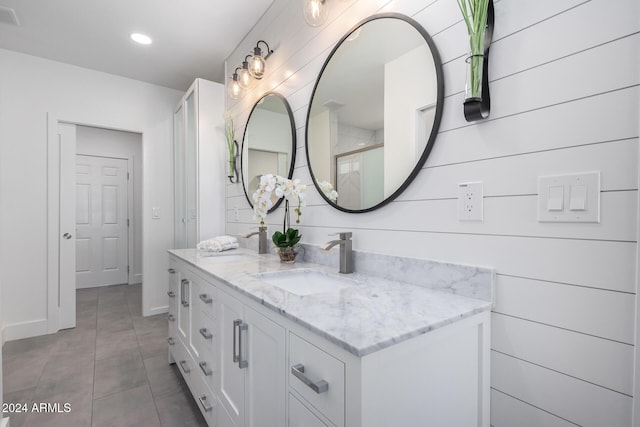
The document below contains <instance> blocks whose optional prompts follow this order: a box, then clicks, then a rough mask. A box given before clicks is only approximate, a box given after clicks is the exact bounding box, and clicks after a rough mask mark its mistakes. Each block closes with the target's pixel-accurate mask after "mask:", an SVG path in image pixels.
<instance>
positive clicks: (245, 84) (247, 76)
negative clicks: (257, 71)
mask: <svg viewBox="0 0 640 427" xmlns="http://www.w3.org/2000/svg"><path fill="white" fill-rule="evenodd" d="M247 58H251V55H247V56H246V57H245V58H244V61H242V68H241V69H240V72H239V73H238V84H239V85H240V87H241V88H242V89H245V90H246V89H249V88H250V87H251V83H253V80H252V77H251V73H250V72H249V61H247Z"/></svg>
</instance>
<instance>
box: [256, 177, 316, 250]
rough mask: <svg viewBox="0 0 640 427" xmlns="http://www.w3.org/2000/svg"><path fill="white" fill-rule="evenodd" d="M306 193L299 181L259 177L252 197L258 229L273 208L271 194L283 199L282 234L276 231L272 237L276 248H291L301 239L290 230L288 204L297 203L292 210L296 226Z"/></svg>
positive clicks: (305, 188) (296, 231)
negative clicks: (258, 183)
mask: <svg viewBox="0 0 640 427" xmlns="http://www.w3.org/2000/svg"><path fill="white" fill-rule="evenodd" d="M306 191H307V186H306V185H304V184H300V180H299V179H294V180H291V179H288V178H284V177H282V176H279V175H272V174H266V175H262V177H260V185H259V186H258V189H257V190H256V191H255V192H254V193H253V196H252V197H253V211H254V219H259V220H260V227H264V220H265V218H266V217H267V213H268V212H269V209H271V208H272V207H273V201H272V196H273V194H275V195H276V197H277V198H278V199H281V198H283V197H284V219H283V221H282V232H280V231H276V232H275V233H273V236H272V241H273V243H274V245H276V246H277V247H278V248H281V249H284V248H292V247H294V246H295V245H296V244H297V243H298V242H299V241H300V238H301V237H302V236H301V235H300V234H298V230H296V229H294V228H291V214H290V210H289V202H292V203H297V207H296V208H294V212H295V214H296V224H300V216H302V208H303V206H304V205H305V195H306Z"/></svg>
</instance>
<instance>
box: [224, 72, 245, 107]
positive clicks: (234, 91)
mask: <svg viewBox="0 0 640 427" xmlns="http://www.w3.org/2000/svg"><path fill="white" fill-rule="evenodd" d="M239 69H240V67H236V69H235V71H234V72H233V76H232V77H231V83H229V87H228V88H227V90H228V94H229V98H231V99H240V98H242V95H244V89H242V87H241V86H240V82H239V81H238V70H239Z"/></svg>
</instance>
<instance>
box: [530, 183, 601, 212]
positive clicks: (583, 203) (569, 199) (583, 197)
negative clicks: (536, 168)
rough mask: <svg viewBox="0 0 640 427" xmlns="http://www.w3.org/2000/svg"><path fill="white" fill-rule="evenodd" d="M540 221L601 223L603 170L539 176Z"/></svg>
mask: <svg viewBox="0 0 640 427" xmlns="http://www.w3.org/2000/svg"><path fill="white" fill-rule="evenodd" d="M558 188H562V190H563V191H562V197H563V200H562V203H561V205H560V206H561V208H560V209H558V203H556V202H555V200H554V199H555V197H557V194H558V190H557V189H558ZM538 222H600V172H585V173H577V174H566V175H549V176H540V177H538Z"/></svg>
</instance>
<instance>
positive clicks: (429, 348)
mask: <svg viewBox="0 0 640 427" xmlns="http://www.w3.org/2000/svg"><path fill="white" fill-rule="evenodd" d="M205 264H206V262H202V263H200V264H197V265H198V266H196V264H192V263H190V262H187V261H186V260H184V259H181V258H180V257H178V256H176V255H174V254H172V255H171V261H170V266H171V268H173V269H174V271H175V273H172V274H170V277H172V278H173V279H172V283H173V285H171V286H178V287H179V283H180V282H178V281H181V280H183V279H187V280H188V281H189V283H190V285H185V287H184V289H185V290H184V291H183V293H188V292H187V290H186V289H187V288H188V289H190V290H191V294H190V304H189V308H190V309H191V319H192V322H191V323H190V331H189V333H188V334H187V336H189V337H190V338H191V340H192V342H193V346H190V345H189V342H188V341H184V339H183V336H182V334H181V333H178V338H179V339H177V340H175V345H174V346H169V350H170V352H171V354H172V356H173V359H174V360H175V361H176V363H178V364H179V365H180V372H181V373H182V375H183V376H184V377H185V380H186V382H187V384H188V385H189V387H190V389H191V391H192V393H193V395H194V398H195V399H196V400H197V401H198V405H199V407H200V408H201V410H202V413H203V415H204V416H205V418H206V420H207V422H208V423H209V425H210V426H216V427H218V426H220V427H249V426H251V427H272V426H278V427H281V426H282V427H322V426H327V427H389V426H447V427H448V426H465V427H467V426H468V427H472V426H473V427H489V381H490V379H489V373H490V371H489V359H490V354H489V349H490V311H489V310H487V309H483V310H479V311H478V312H476V313H475V314H473V313H471V314H465V316H463V318H460V319H459V320H457V319H456V320H451V321H448V322H447V323H446V324H442V325H438V327H436V328H435V329H433V330H431V328H428V329H425V330H424V332H423V333H422V334H419V335H416V336H413V335H412V337H411V338H407V339H404V338H400V339H398V340H394V343H387V342H381V344H380V345H379V349H378V346H377V345H376V348H372V347H369V348H366V349H365V350H356V349H355V347H351V348H350V347H349V344H346V343H341V342H334V341H332V340H331V339H330V336H329V335H327V336H326V337H325V336H324V335H323V334H325V332H322V331H317V332H316V331H314V330H312V329H310V328H308V327H307V326H305V325H303V324H300V323H298V322H297V321H296V320H295V319H293V318H289V317H287V316H286V314H285V315H283V314H280V313H278V312H276V311H275V310H273V309H271V308H267V307H265V306H264V305H263V304H264V303H263V302H262V300H256V299H254V298H253V297H252V295H251V294H246V293H245V291H238V290H236V289H234V288H233V286H230V285H228V284H226V283H224V281H223V280H229V279H224V278H223V277H224V275H221V276H216V274H214V273H213V271H216V270H214V269H213V268H211V272H208V270H207V267H204V265H205ZM243 268H247V267H246V266H242V267H238V269H243ZM226 271H234V273H233V277H234V278H235V277H237V276H238V273H237V269H230V268H228V269H227V270H226ZM250 283H251V284H252V285H253V286H255V282H250ZM277 295H282V294H281V293H280V294H277ZM284 296H285V297H286V295H284ZM291 298H292V299H295V298H298V299H297V300H296V301H299V300H300V299H299V297H293V296H291ZM177 302H178V303H180V300H178V301H177ZM261 302H262V303H261ZM345 302H346V301H345ZM347 305H348V304H347ZM349 313H351V315H352V316H355V317H345V321H349V322H351V323H350V326H348V330H349V331H353V335H354V337H357V335H358V334H359V333H360V330H359V325H360V323H361V322H363V321H365V320H366V319H359V318H358V317H357V313H354V312H352V311H350V312H349ZM390 315H392V313H391V312H390ZM169 330H170V331H171V326H170V327H169ZM374 332H375V331H374ZM170 333H171V332H170ZM327 333H328V332H327ZM359 351H360V352H361V354H360V355H358V352H359ZM170 360H171V358H170Z"/></svg>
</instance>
